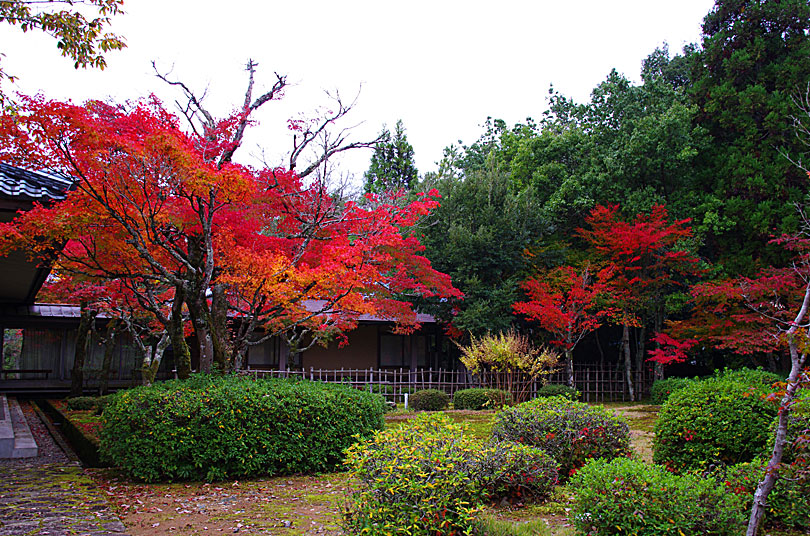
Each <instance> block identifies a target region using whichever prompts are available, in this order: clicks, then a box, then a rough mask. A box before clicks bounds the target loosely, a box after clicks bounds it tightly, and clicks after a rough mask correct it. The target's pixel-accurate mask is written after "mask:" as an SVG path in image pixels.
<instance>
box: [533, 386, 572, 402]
mask: <svg viewBox="0 0 810 536" xmlns="http://www.w3.org/2000/svg"><path fill="white" fill-rule="evenodd" d="M580 394H581V393H580V392H579V391H577V390H576V389H574V388H573V387H569V386H567V385H563V384H561V383H555V384H549V385H544V386H543V387H541V388H540V389H538V390H537V394H536V396H538V397H549V396H561V397H563V398H567V399H568V400H579V396H580Z"/></svg>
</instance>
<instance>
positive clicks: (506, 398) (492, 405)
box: [453, 387, 512, 410]
mask: <svg viewBox="0 0 810 536" xmlns="http://www.w3.org/2000/svg"><path fill="white" fill-rule="evenodd" d="M511 403H512V393H509V392H507V391H503V390H501V389H482V388H479V387H475V388H473V389H462V390H460V391H456V392H455V394H454V395H453V408H455V409H471V410H481V409H498V408H500V407H501V406H508V405H510V404H511Z"/></svg>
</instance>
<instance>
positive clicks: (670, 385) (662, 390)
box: [650, 378, 700, 406]
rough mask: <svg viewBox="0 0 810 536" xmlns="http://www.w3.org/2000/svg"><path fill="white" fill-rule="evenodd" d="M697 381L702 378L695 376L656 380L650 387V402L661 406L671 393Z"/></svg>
mask: <svg viewBox="0 0 810 536" xmlns="http://www.w3.org/2000/svg"><path fill="white" fill-rule="evenodd" d="M696 381H700V380H697V379H693V378H667V379H666V380H656V381H655V382H653V384H652V387H651V388H650V402H652V403H653V404H655V405H657V406H660V405H661V404H663V403H664V402H666V401H667V399H668V398H669V395H671V394H672V393H674V392H675V391H677V390H679V389H683V388H684V387H688V386H689V385H692V384H693V383H695V382H696Z"/></svg>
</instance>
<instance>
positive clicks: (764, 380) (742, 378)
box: [713, 367, 785, 387]
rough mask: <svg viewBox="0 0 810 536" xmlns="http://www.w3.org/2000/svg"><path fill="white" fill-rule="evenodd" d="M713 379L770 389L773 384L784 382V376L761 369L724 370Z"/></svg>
mask: <svg viewBox="0 0 810 536" xmlns="http://www.w3.org/2000/svg"><path fill="white" fill-rule="evenodd" d="M713 377H714V378H720V379H726V380H731V381H735V382H740V383H744V384H745V385H750V386H752V387H771V386H772V385H773V384H774V383H778V382H783V381H785V376H780V375H779V374H776V373H775V372H768V371H767V370H763V369H762V368H761V367H759V368H755V369H749V368H741V369H736V370H732V369H728V368H726V369H723V370H722V371H718V372H717V373H716V374H715V375H714V376H713Z"/></svg>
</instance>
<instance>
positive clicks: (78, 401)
mask: <svg viewBox="0 0 810 536" xmlns="http://www.w3.org/2000/svg"><path fill="white" fill-rule="evenodd" d="M98 401H99V397H95V396H76V397H73V398H68V399H67V409H70V410H73V411H87V410H91V409H96V408H97V407H98Z"/></svg>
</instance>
